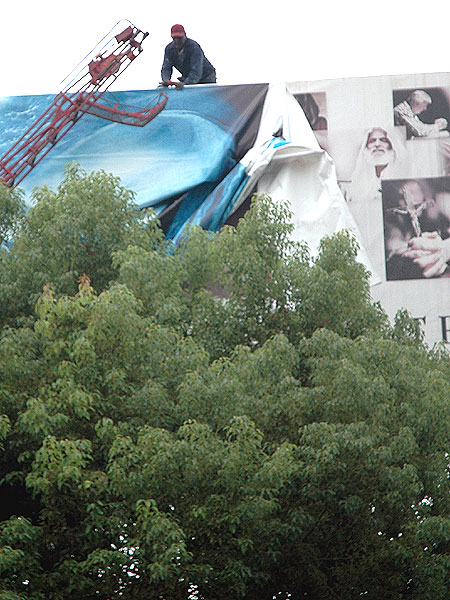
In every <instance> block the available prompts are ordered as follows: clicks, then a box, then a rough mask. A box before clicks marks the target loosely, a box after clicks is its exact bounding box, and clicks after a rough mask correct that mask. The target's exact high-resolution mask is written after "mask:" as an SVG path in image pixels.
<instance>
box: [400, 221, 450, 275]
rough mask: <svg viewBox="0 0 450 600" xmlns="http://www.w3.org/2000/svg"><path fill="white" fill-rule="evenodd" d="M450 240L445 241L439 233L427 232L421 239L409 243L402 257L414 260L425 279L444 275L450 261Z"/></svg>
mask: <svg viewBox="0 0 450 600" xmlns="http://www.w3.org/2000/svg"><path fill="white" fill-rule="evenodd" d="M449 241H450V240H443V239H442V238H441V236H440V235H439V234H438V233H437V231H425V232H424V233H423V234H422V235H421V236H420V237H414V238H412V239H410V240H409V242H408V249H407V250H406V251H405V252H403V253H402V256H404V257H405V258H409V259H411V260H413V262H414V263H415V264H416V265H417V266H418V267H420V268H421V269H422V274H423V276H424V277H427V278H428V277H435V276H436V275H442V273H444V271H445V270H446V268H447V261H448V260H449V259H450V246H449Z"/></svg>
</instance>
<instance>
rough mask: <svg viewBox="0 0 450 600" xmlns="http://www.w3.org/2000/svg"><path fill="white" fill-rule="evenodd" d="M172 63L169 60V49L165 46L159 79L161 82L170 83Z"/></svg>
mask: <svg viewBox="0 0 450 600" xmlns="http://www.w3.org/2000/svg"><path fill="white" fill-rule="evenodd" d="M172 70H173V63H172V60H171V58H170V53H169V47H168V46H166V49H165V51H164V60H163V64H162V68H161V79H162V80H163V81H170V78H171V77H172Z"/></svg>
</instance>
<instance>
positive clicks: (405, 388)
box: [0, 169, 450, 600]
mask: <svg viewBox="0 0 450 600" xmlns="http://www.w3.org/2000/svg"><path fill="white" fill-rule="evenodd" d="M110 181H114V182H115V183H114V185H116V186H118V185H119V184H118V182H117V180H115V179H110V178H109V176H106V175H105V174H102V173H100V174H92V175H89V176H88V175H86V174H84V173H80V171H79V170H77V169H75V171H70V170H69V172H68V174H67V175H66V180H65V183H64V184H63V186H62V188H60V191H59V192H58V193H57V194H54V193H53V192H50V191H49V190H46V189H42V190H39V191H37V192H36V196H35V198H36V204H35V206H34V207H33V211H30V213H29V214H28V215H27V216H26V218H25V223H24V224H23V226H22V232H23V233H21V234H20V236H19V241H18V247H17V248H16V249H15V250H14V251H13V253H12V256H11V258H9V259H8V260H7V261H6V263H5V265H6V266H5V270H6V271H8V269H12V265H13V264H18V263H17V261H19V257H20V260H21V261H25V260H29V261H30V262H31V261H32V260H35V259H36V262H34V263H33V264H34V265H37V264H41V265H42V267H41V270H42V272H43V271H45V275H46V276H45V277H43V278H42V279H41V280H40V283H39V285H41V284H42V283H43V284H44V289H43V291H41V294H40V296H39V298H38V301H37V302H36V303H35V305H34V306H33V311H32V312H31V309H32V302H31V297H30V290H31V289H33V290H34V292H33V293H35V294H36V295H37V291H38V290H37V287H38V286H37V283H35V284H33V285H35V288H32V286H30V285H25V283H22V284H21V286H18V287H16V288H13V287H12V286H11V280H10V279H9V280H8V277H10V275H11V272H12V271H8V273H9V274H8V275H4V276H3V277H4V279H3V280H2V281H3V288H2V293H3V294H5V297H8V294H10V296H9V297H10V298H14V299H15V301H16V308H15V312H14V319H15V320H13V319H12V318H8V319H6V317H5V324H4V326H3V329H2V331H1V334H0V415H2V417H1V418H0V442H1V446H0V481H1V483H0V492H1V497H2V500H3V501H2V503H1V505H0V599H2V600H6V599H8V600H19V599H22V598H30V599H31V600H40V599H44V598H45V599H46V600H47V599H49V600H62V599H63V598H64V600H72V599H73V600H79V598H85V599H91V598H92V599H94V598H99V599H100V600H114V599H117V600H118V599H119V598H127V599H131V600H133V599H136V600H138V599H141V598H144V597H145V598H148V599H149V600H151V599H155V600H157V599H158V600H159V599H167V600H169V599H170V600H177V599H180V600H188V599H189V600H194V599H198V600H201V599H206V600H210V599H214V600H217V599H219V600H220V599H221V598H224V599H225V598H226V599H229V598H245V599H247V600H253V599H254V600H265V599H267V600H272V599H273V598H279V599H287V598H293V599H300V598H302V599H303V598H310V599H312V600H322V599H323V600H325V599H326V600H333V599H336V600H338V599H339V600H353V599H357V598H358V599H359V598H361V597H367V598H373V599H378V598H383V600H400V599H407V598H408V599H409V598H410V599H413V600H423V599H424V598H431V597H432V598H433V599H434V600H447V599H448V590H449V589H450V486H449V466H448V465H449V446H450V410H449V409H450V362H449V357H448V354H447V352H446V351H445V349H444V348H437V349H436V350H433V351H431V350H429V349H428V348H427V347H426V346H424V344H423V342H422V340H421V335H420V331H419V330H418V328H417V325H416V324H415V323H414V321H412V320H411V319H410V318H409V317H408V315H407V314H406V313H404V312H401V313H399V315H398V317H397V320H396V322H395V323H394V325H393V326H391V325H389V323H388V320H387V318H386V316H385V315H384V313H383V311H382V310H381V309H380V307H379V306H376V305H373V304H372V303H371V300H370V291H369V285H368V278H367V273H366V272H365V270H364V268H363V267H362V266H361V265H359V264H358V263H357V262H356V251H357V247H356V245H355V243H354V242H353V241H352V239H351V238H350V236H349V235H347V234H345V233H342V234H339V235H337V236H334V237H332V238H326V239H324V240H323V242H322V244H321V247H320V252H319V255H318V257H317V258H315V259H312V258H311V257H310V256H309V253H308V251H307V248H306V247H304V246H302V245H298V244H293V243H292V242H291V241H290V231H291V226H290V224H289V218H290V216H289V213H288V211H287V209H286V207H284V206H280V205H274V204H273V203H272V202H271V201H270V199H268V198H265V197H259V198H257V199H255V200H254V203H253V206H252V208H251V210H250V211H249V212H248V213H247V215H246V216H245V218H244V219H243V220H242V221H241V222H240V224H239V226H238V227H237V228H236V229H231V228H224V229H223V230H222V231H221V232H220V233H219V234H216V235H213V234H211V233H210V232H204V231H201V230H199V229H195V228H194V229H192V230H191V231H190V232H189V235H188V236H187V238H186V239H185V241H184V242H183V243H182V244H181V246H180V247H179V248H176V249H174V248H170V246H169V245H168V244H167V243H166V242H165V240H164V239H163V236H162V235H161V233H160V232H159V230H158V229H157V226H156V224H155V223H154V222H152V223H151V224H150V225H149V224H147V223H146V221H145V220H144V219H143V217H142V216H139V215H136V214H135V213H134V212H133V211H132V209H131V208H130V209H129V210H130V215H134V216H133V217H132V218H131V216H130V217H126V218H122V220H120V221H118V222H117V221H114V222H112V223H111V231H110V230H109V229H108V227H107V219H105V220H104V221H102V227H104V231H103V229H102V232H103V233H102V234H101V239H102V240H104V241H103V242H102V244H103V245H102V248H103V250H102V251H101V252H98V253H97V252H95V253H94V256H93V257H91V258H92V263H89V262H88V261H84V262H83V260H82V259H84V255H83V252H82V251H81V254H80V253H79V252H80V242H79V240H80V234H79V232H81V231H82V232H86V231H88V230H89V228H88V227H87V226H86V225H85V224H84V225H83V226H82V223H83V222H84V221H83V220H84V218H85V216H83V215H88V216H90V217H89V218H91V216H92V219H93V220H92V223H94V222H95V218H94V216H93V215H94V214H95V211H96V210H97V209H98V196H97V193H99V189H100V188H102V185H101V182H103V183H105V182H110ZM64 186H66V187H65V188H64ZM62 189H66V191H67V195H68V197H67V198H66V197H65V194H64V193H62ZM69 190H70V194H73V193H75V190H78V191H79V194H80V196H79V198H77V199H76V202H75V201H74V204H75V206H79V207H81V206H84V211H83V212H82V215H81V212H80V216H79V220H78V219H75V222H76V223H78V225H77V227H78V229H77V231H78V234H77V236H75V237H74V238H72V242H71V243H70V244H68V246H67V251H68V256H67V257H66V259H67V262H64V261H63V253H62V250H61V248H62V247H63V246H64V239H65V236H66V233H67V232H66V230H65V229H64V228H63V227H62V224H63V223H64V221H65V218H66V214H68V213H70V211H69V208H70V206H71V202H70V199H69V195H70V194H69ZM121 193H122V189H121V188H120V186H119V187H118V188H117V194H118V195H117V197H116V196H114V197H115V198H116V199H117V201H118V199H119V196H120V194H121ZM113 195H114V194H113ZM128 200H130V201H131V196H125V200H124V204H123V205H122V206H123V213H124V214H127V215H128V212H127V211H128V208H127V207H128ZM77 203H78V204H77ZM119 205H120V203H119ZM61 206H65V207H66V209H67V211H68V213H66V212H64V217H62V216H61V215H62V214H63V213H62V212H59V211H60V210H62V209H61ZM114 206H115V204H114ZM66 209H65V210H66ZM111 210H112V208H111ZM119 213H120V211H119ZM120 214H122V213H120ZM49 215H58V216H52V217H51V218H50V216H49ZM99 218H100V217H99ZM102 218H103V217H102ZM40 219H41V220H40ZM52 219H53V220H52ZM50 221H52V222H53V223H54V225H55V226H54V227H52V228H50V226H48V227H47V225H48V223H49V222H50ZM58 227H59V229H58ZM73 228H75V225H74V226H73ZM31 231H33V232H34V233H33V236H31V234H30V232H31ZM39 232H45V240H44V239H41V237H40V234H39ZM42 235H44V233H42ZM47 236H49V239H52V240H53V241H52V244H53V245H54V246H55V248H56V249H57V250H58V249H59V250H58V252H59V251H61V254H59V255H58V256H59V266H60V268H58V264H57V262H58V261H56V260H55V262H53V257H51V258H50V259H49V263H50V266H48V267H47V265H46V261H45V260H44V256H45V252H44V248H49V246H47V245H46V244H47V243H49V242H48V240H47ZM84 236H85V233H83V236H82V238H81V239H83V240H85V239H86V238H85V237H84ZM25 240H27V241H28V243H25ZM32 240H33V243H31V241H32ZM83 243H84V242H83ZM81 247H82V246H81ZM27 249H28V252H29V253H28V254H27ZM55 252H56V251H55ZM108 252H109V253H110V254H109V255H108ZM72 254H73V257H74V260H73V262H72V258H71V256H72ZM97 256H98V260H99V262H98V263H97V262H96V257H97ZM36 257H39V260H38V259H37V258H36ZM91 258H90V259H89V260H91ZM9 261H10V262H9ZM14 261H16V262H14ZM39 261H41V262H40V263H39ZM19 262H20V261H19ZM67 265H76V268H75V267H73V266H70V268H69V267H68V266H67ZM44 267H45V269H44ZM23 268H24V269H25V266H24V267H23ZM83 273H84V275H83ZM68 274H70V276H69V275H68ZM91 277H92V281H91V280H90V278H91ZM77 280H78V284H77V289H76V291H75V292H73V291H72V286H74V285H75V283H76V281H77ZM6 281H9V284H8V285H6V283H5V282H6ZM23 281H25V280H23ZM98 281H102V282H103V283H102V284H101V285H98ZM96 283H97V284H96ZM65 286H67V287H65ZM21 294H25V296H26V298H22V296H21ZM8 314H10V315H12V313H11V312H10V313H8ZM22 317H26V319H23V318H22Z"/></svg>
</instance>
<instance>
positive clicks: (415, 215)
mask: <svg viewBox="0 0 450 600" xmlns="http://www.w3.org/2000/svg"><path fill="white" fill-rule="evenodd" d="M382 201H383V220H384V244H385V261H386V279H387V280H388V281H389V280H390V281H392V280H401V279H431V278H436V277H449V276H450V268H449V263H450V177H437V178H421V179H397V180H386V181H383V182H382Z"/></svg>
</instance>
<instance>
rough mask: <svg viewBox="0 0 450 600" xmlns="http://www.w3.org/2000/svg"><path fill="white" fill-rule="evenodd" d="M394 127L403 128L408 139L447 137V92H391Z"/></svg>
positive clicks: (448, 131)
mask: <svg viewBox="0 0 450 600" xmlns="http://www.w3.org/2000/svg"><path fill="white" fill-rule="evenodd" d="M392 96H393V111H394V124H395V125H404V126H405V127H406V132H407V138H408V139H418V138H445V137H449V136H450V130H449V123H450V110H449V89H448V88H439V87H436V88H422V89H420V88H410V89H406V90H394V91H393V94H392Z"/></svg>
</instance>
